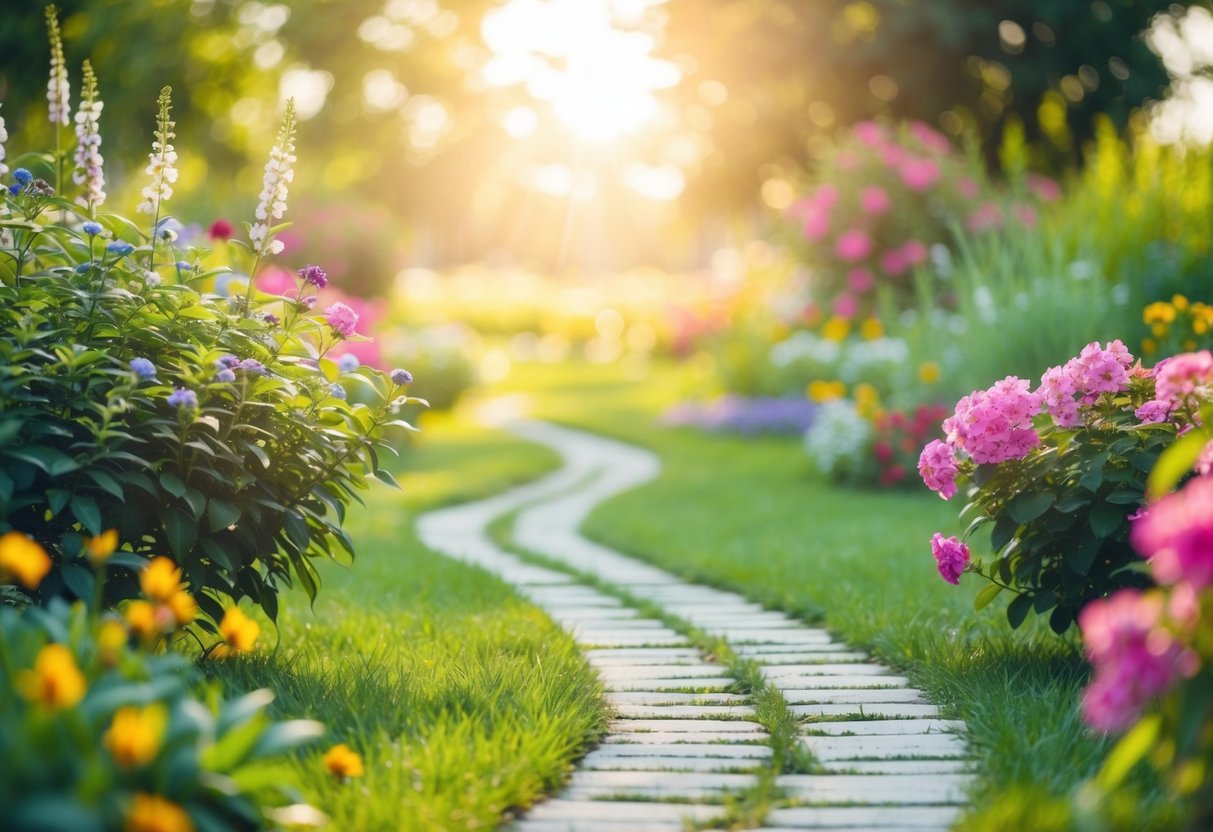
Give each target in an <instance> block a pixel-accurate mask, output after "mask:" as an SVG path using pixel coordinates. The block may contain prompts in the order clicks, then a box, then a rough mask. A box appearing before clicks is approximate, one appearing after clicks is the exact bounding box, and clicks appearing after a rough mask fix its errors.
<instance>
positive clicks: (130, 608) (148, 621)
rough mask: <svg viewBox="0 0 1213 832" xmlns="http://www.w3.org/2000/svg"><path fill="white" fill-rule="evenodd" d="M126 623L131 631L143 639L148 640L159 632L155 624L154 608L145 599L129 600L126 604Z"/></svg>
mask: <svg viewBox="0 0 1213 832" xmlns="http://www.w3.org/2000/svg"><path fill="white" fill-rule="evenodd" d="M126 623H127V624H128V625H129V626H130V628H131V632H132V633H134V634H135V635H136V636H138V637H139V638H140V639H142V640H143V641H150V640H151V639H152V638H153V637H155V635H156V634H157V632H159V628H158V627H157V626H156V608H155V607H153V606H152V605H151V604H150V603H148V602H147V601H131V602H130V603H129V604H127V606H126Z"/></svg>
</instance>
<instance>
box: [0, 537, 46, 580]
mask: <svg viewBox="0 0 1213 832" xmlns="http://www.w3.org/2000/svg"><path fill="white" fill-rule="evenodd" d="M49 571H51V559H50V556H49V555H47V554H46V550H45V549H43V548H42V546H41V545H39V543H38V542H37V541H36V540H34V539H33V538H31V537H28V536H27V535H24V534H22V533H21V532H18V531H10V532H5V533H4V534H3V535H0V573H3V575H4V576H5V577H7V578H11V579H15V580H16V581H17V583H19V584H21V585H22V586H23V587H25V588H26V589H30V590H33V589H37V588H38V584H40V583H42V579H43V578H45V577H46V573H47V572H49Z"/></svg>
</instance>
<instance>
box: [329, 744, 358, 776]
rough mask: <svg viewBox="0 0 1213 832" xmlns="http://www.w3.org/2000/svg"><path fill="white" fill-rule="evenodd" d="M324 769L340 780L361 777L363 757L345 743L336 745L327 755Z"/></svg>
mask: <svg viewBox="0 0 1213 832" xmlns="http://www.w3.org/2000/svg"><path fill="white" fill-rule="evenodd" d="M324 767H325V768H326V769H328V772H329V774H331V775H333V776H334V777H336V778H337V779H338V780H342V779H344V778H346V777H361V776H362V774H363V770H362V757H360V756H358V752H356V751H354V750H353V749H351V748H350V747H349V746H348V745H346V744H345V743H343V742H342V743H338V744H337V745H334V746H333V747H332V748H330V749H329V750H328V752H326V753H325V755H324Z"/></svg>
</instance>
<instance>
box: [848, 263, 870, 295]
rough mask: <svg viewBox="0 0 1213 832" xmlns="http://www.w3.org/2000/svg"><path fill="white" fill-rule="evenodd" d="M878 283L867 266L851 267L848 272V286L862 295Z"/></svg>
mask: <svg viewBox="0 0 1213 832" xmlns="http://www.w3.org/2000/svg"><path fill="white" fill-rule="evenodd" d="M875 285H876V280H875V278H873V277H872V272H871V271H870V270H868V269H865V268H856V269H851V270H850V271H849V272H847V286H849V287H850V289H851V291H852V292H855V293H856V294H859V295H862V294H866V293H867V292H870V291H872V287H873V286H875Z"/></svg>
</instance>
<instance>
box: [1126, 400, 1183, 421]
mask: <svg viewBox="0 0 1213 832" xmlns="http://www.w3.org/2000/svg"><path fill="white" fill-rule="evenodd" d="M1173 409H1174V408H1173V407H1172V405H1171V402H1164V401H1159V400H1158V399H1154V400H1153V401H1149V402H1146V403H1145V404H1143V405H1142V406H1141V407H1139V408H1137V410H1134V411H1133V415H1134V416H1136V417H1137V420H1138V421H1139V422H1141V423H1142V424H1143V425H1152V424H1155V423H1157V422H1165V421H1167V420H1168V419H1170V418H1171V411H1172V410H1173Z"/></svg>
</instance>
